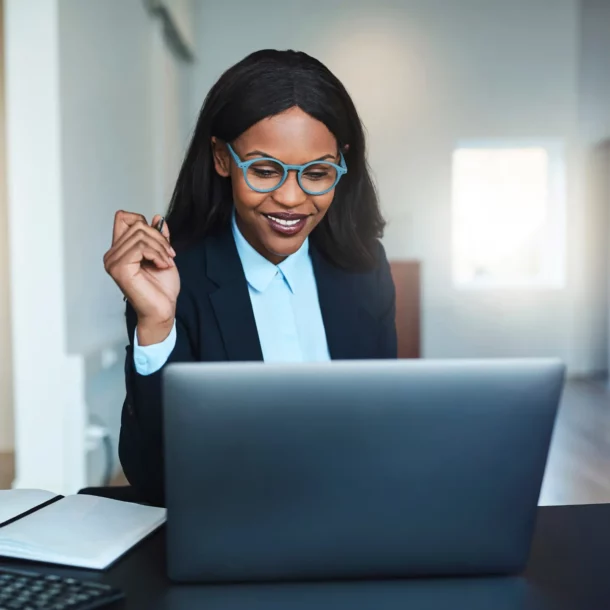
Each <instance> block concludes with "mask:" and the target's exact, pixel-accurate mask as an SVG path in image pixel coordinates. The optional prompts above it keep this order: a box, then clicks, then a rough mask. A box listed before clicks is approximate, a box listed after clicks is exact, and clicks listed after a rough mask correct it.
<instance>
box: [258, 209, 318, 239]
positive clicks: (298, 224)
mask: <svg viewBox="0 0 610 610" xmlns="http://www.w3.org/2000/svg"><path fill="white" fill-rule="evenodd" d="M263 216H264V217H265V218H266V219H267V222H268V223H269V226H270V227H271V228H272V229H273V231H275V232H276V233H279V234H280V235H288V236H292V235H296V234H297V233H300V232H301V231H302V230H303V229H304V228H305V225H306V224H307V218H308V215H307V214H287V213H284V212H279V213H276V214H263Z"/></svg>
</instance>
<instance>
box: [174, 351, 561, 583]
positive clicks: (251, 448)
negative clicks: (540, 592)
mask: <svg viewBox="0 0 610 610" xmlns="http://www.w3.org/2000/svg"><path fill="white" fill-rule="evenodd" d="M563 381H564V366H563V364H562V363H561V362H559V361H556V360H542V359H527V360H480V361H475V360H452V361H442V360H437V361H435V360H394V361H388V360H377V361H334V362H328V363H317V364H315V363H312V364H285V365H274V364H264V363H254V362H249V363H189V364H171V365H168V367H167V368H166V370H165V371H164V383H163V392H164V420H165V421H164V425H165V439H164V442H165V465H166V502H167V509H168V518H167V554H168V556H167V561H168V563H167V570H168V576H169V577H170V578H171V579H172V580H174V581H178V582H200V583H204V582H217V583H220V582H253V581H285V580H327V579H352V578H396V577H409V576H432V575H434V576H440V575H443V576H461V575H484V574H496V575H497V574H514V573H519V572H521V571H522V570H523V568H524V567H525V564H526V562H527V559H528V555H529V550H530V544H531V540H532V537H533V530H534V526H535V521H536V514H537V505H538V499H539V495H540V489H541V485H542V479H543V475H544V471H545V465H546V460H547V454H548V449H549V444H550V441H551V436H552V432H553V426H554V421H555V416H556V412H557V408H558V403H559V400H560V395H561V391H562V387H563Z"/></svg>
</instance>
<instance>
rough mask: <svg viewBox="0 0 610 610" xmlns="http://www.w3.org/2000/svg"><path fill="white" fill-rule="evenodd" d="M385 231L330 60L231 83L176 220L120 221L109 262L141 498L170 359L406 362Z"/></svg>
mask: <svg viewBox="0 0 610 610" xmlns="http://www.w3.org/2000/svg"><path fill="white" fill-rule="evenodd" d="M383 227H384V221H383V218H382V217H381V214H380V211H379V205H378V201H377V196H376V193H375V189H374V186H373V183H372V180H371V177H370V175H369V172H368V167H367V162H366V150H365V140H364V134H363V129H362V126H361V123H360V119H359V117H358V113H357V112H356V109H355V107H354V104H353V102H352V100H351V99H350V97H349V95H348V93H347V91H346V90H345V88H344V87H343V85H342V84H341V83H340V81H339V80H338V79H337V78H336V77H335V76H334V75H333V74H332V73H331V72H330V71H329V70H328V69H327V68H326V67H325V66H324V65H323V64H321V63H320V62H319V61H317V60H316V59H314V58H312V57H310V56H309V55H306V54H305V53H300V52H294V51H272V50H267V51H259V52H257V53H253V54H252V55H250V56H248V57H246V58H245V59H244V60H242V61H241V62H239V63H238V64H236V65H235V66H233V67H232V68H230V69H229V70H227V71H226V72H225V73H224V74H223V75H222V76H221V78H220V79H219V80H218V82H217V83H216V84H215V85H214V86H213V87H212V89H211V90H210V92H209V94H208V95H207V97H206V99H205V101H204V104H203V107H202V110H201V113H200V115H199V119H198V121H197V125H196V127H195V131H194V135H193V138H192V141H191V143H190V146H189V149H188V151H187V154H186V157H185V160H184V163H183V165H182V168H181V171H180V174H179V177H178V181H177V183H176V188H175V190H174V193H173V197H172V200H171V204H170V208H169V212H168V214H167V218H166V222H162V218H161V216H155V217H154V218H153V219H152V222H151V223H150V224H149V223H148V222H147V220H146V219H145V218H143V217H142V216H139V215H137V214H131V213H129V212H122V211H121V212H117V214H116V217H115V224H114V233H113V241H112V245H111V247H110V249H109V250H108V252H107V253H106V255H105V257H104V264H105V268H106V270H107V271H108V273H109V274H110V275H111V276H112V278H113V279H114V280H115V282H116V283H117V284H118V286H119V287H120V288H121V290H122V292H123V294H124V295H125V298H126V300H127V312H126V314H127V330H128V333H129V338H130V343H129V346H128V349H127V356H126V358H127V360H126V387H127V396H126V400H125V404H124V407H123V419H122V428H121V441H120V447H119V453H120V457H121V462H122V465H123V468H124V471H125V474H126V476H127V478H128V480H129V481H130V482H131V483H132V485H134V486H135V487H136V488H137V490H138V491H139V492H140V494H141V495H142V498H143V499H145V500H147V501H149V502H153V503H157V504H162V503H163V501H164V499H163V490H164V480H163V472H164V464H163V452H162V417H161V407H162V405H161V398H160V394H161V392H160V389H161V375H162V371H163V368H164V367H165V366H166V365H167V364H168V363H170V362H197V361H201V362H210V361H223V360H224V361H227V360H229V361H244V360H264V361H265V362H312V361H318V362H320V361H328V360H330V359H372V358H395V357H396V329H395V322H394V316H395V294H394V285H393V283H392V277H391V274H390V268H389V265H388V262H387V259H386V256H385V252H384V250H383V247H382V246H381V243H380V242H379V238H380V237H381V235H382V231H383ZM170 231H171V236H170ZM170 241H171V245H170Z"/></svg>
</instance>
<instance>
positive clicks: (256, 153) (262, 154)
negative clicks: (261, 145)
mask: <svg viewBox="0 0 610 610" xmlns="http://www.w3.org/2000/svg"><path fill="white" fill-rule="evenodd" d="M245 156H246V157H270V158H271V159H276V157H274V156H273V155H270V154H269V153H266V152H264V151H262V150H253V151H251V152H249V153H247V154H246V155H245ZM335 157H336V155H331V154H328V155H324V156H323V157H320V158H318V159H312V161H326V159H334V158H335ZM277 160H278V161H279V159H277ZM308 163H311V161H308ZM286 165H289V164H288V163H287V164H286Z"/></svg>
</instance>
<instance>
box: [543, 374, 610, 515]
mask: <svg viewBox="0 0 610 610" xmlns="http://www.w3.org/2000/svg"><path fill="white" fill-rule="evenodd" d="M602 502H603V503H605V502H610V389H609V388H608V385H607V383H606V382H604V381H574V380H573V381H569V382H568V383H567V385H566V388H565V391H564V395H563V399H562V401H561V407H560V410H559V416H558V418H557V423H556V426H555V433H554V435H553V442H552V443H551V450H550V454H549V460H548V464H547V470H546V473H545V477H544V482H543V485H542V493H541V495H540V504H542V505H554V504H597V503H602Z"/></svg>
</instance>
